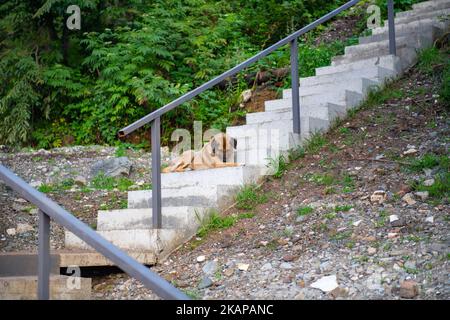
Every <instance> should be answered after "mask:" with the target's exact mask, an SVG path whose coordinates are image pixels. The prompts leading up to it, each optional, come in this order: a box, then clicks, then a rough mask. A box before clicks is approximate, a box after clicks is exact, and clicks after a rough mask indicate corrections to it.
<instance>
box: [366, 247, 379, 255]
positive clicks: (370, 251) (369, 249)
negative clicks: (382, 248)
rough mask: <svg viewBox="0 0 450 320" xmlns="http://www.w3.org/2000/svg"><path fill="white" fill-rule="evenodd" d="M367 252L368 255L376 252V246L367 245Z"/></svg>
mask: <svg viewBox="0 0 450 320" xmlns="http://www.w3.org/2000/svg"><path fill="white" fill-rule="evenodd" d="M367 253H368V254H369V255H374V254H375V253H377V249H376V248H373V247H369V248H368V249H367Z"/></svg>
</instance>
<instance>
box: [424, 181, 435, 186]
mask: <svg viewBox="0 0 450 320" xmlns="http://www.w3.org/2000/svg"><path fill="white" fill-rule="evenodd" d="M433 184H434V179H428V180H425V181H424V182H423V185H424V186H426V187H431V186H432V185H433Z"/></svg>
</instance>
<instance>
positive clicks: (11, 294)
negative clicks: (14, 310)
mask: <svg viewBox="0 0 450 320" xmlns="http://www.w3.org/2000/svg"><path fill="white" fill-rule="evenodd" d="M50 258H51V261H50V268H51V269H50V299H52V300H88V299H90V298H91V287H92V285H91V279H90V278H81V277H77V278H76V279H75V278H73V277H71V276H67V275H60V267H61V259H60V256H59V255H58V254H52V255H51V256H50ZM37 265H38V257H37V254H36V253H32V252H13V253H0V300H34V299H37ZM67 266H69V265H67ZM67 266H66V267H67Z"/></svg>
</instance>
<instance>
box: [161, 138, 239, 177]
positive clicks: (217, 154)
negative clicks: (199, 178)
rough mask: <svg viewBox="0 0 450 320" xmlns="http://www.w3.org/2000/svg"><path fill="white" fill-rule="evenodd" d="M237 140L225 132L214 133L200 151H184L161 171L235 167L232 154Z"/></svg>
mask: <svg viewBox="0 0 450 320" xmlns="http://www.w3.org/2000/svg"><path fill="white" fill-rule="evenodd" d="M236 147H237V141H236V139H234V138H231V137H229V136H228V135H226V134H225V133H219V134H216V135H215V136H213V137H212V138H211V140H210V141H209V142H208V143H207V144H206V145H205V146H204V147H203V148H202V149H201V150H200V151H197V152H195V151H193V150H189V151H185V152H183V153H182V154H181V155H180V156H179V157H177V158H175V159H173V160H172V161H171V162H170V165H169V167H167V168H164V169H163V170H162V172H164V173H169V172H183V171H188V170H205V169H212V168H225V167H237V166H238V164H237V163H235V162H234V154H235V150H236Z"/></svg>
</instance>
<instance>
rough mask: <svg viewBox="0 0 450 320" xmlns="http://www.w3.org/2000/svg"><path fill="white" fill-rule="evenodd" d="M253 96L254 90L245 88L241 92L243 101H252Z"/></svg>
mask: <svg viewBox="0 0 450 320" xmlns="http://www.w3.org/2000/svg"><path fill="white" fill-rule="evenodd" d="M251 98H252V90H251V89H248V90H245V91H243V92H242V93H241V101H242V102H244V103H245V102H248V101H250V99H251Z"/></svg>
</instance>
